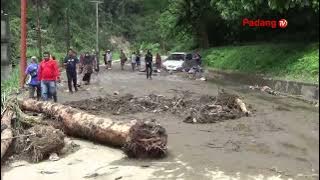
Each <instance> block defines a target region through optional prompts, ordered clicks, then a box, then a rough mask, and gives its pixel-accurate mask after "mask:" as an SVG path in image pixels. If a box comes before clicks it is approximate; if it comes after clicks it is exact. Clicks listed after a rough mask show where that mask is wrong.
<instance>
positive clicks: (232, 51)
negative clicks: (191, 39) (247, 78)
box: [202, 43, 319, 83]
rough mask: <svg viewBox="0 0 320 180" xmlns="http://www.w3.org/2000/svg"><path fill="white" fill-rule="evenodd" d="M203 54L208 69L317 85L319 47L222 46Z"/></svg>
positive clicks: (297, 45) (282, 45)
mask: <svg viewBox="0 0 320 180" xmlns="http://www.w3.org/2000/svg"><path fill="white" fill-rule="evenodd" d="M202 54H203V59H204V63H205V65H206V66H208V67H209V68H215V69H221V70H233V71H240V72H246V73H255V74H264V75H268V76H272V77H275V78H278V79H286V80H298V81H307V82H313V83H319V76H318V73H319V43H311V44H310V43H309V44H303V43H295V44H255V45H244V46H225V47H216V48H211V49H208V50H204V51H202Z"/></svg>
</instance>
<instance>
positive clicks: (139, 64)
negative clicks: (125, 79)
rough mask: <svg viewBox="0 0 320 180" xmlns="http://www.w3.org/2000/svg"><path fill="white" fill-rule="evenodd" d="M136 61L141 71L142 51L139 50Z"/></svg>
mask: <svg viewBox="0 0 320 180" xmlns="http://www.w3.org/2000/svg"><path fill="white" fill-rule="evenodd" d="M136 56H137V57H136V63H137V68H138V71H140V66H141V54H140V51H139V50H138V51H137V52H136Z"/></svg>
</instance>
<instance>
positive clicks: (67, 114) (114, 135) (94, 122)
mask: <svg viewBox="0 0 320 180" xmlns="http://www.w3.org/2000/svg"><path fill="white" fill-rule="evenodd" d="M19 106H20V108H22V109H24V110H28V111H34V112H39V113H45V114H48V115H51V116H54V117H56V118H58V119H61V120H62V123H63V126H64V131H65V132H66V133H67V134H70V135H74V136H78V137H83V138H86V139H91V140H94V141H97V142H101V143H104V144H109V145H113V146H118V147H119V146H120V147H123V150H124V151H125V153H126V154H127V155H128V156H129V157H161V156H163V155H165V154H166V149H167V147H166V145H167V134H166V132H165V129H164V128H163V127H161V126H160V125H158V124H155V123H150V122H138V121H135V120H134V121H130V122H119V121H113V120H111V119H109V118H106V117H97V116H95V115H91V114H88V113H86V112H83V111H80V110H77V109H75V108H72V107H70V106H65V105H61V104H58V103H52V102H42V101H35V100H31V99H28V100H24V101H20V102H19Z"/></svg>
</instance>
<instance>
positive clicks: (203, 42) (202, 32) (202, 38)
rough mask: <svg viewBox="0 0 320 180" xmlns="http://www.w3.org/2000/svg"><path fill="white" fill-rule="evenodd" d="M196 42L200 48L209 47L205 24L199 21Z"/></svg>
mask: <svg viewBox="0 0 320 180" xmlns="http://www.w3.org/2000/svg"><path fill="white" fill-rule="evenodd" d="M198 42H199V45H200V47H201V48H208V47H209V40H208V32H207V27H206V25H205V24H203V23H200V24H199V29H198Z"/></svg>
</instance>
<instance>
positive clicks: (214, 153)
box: [1, 65, 319, 180]
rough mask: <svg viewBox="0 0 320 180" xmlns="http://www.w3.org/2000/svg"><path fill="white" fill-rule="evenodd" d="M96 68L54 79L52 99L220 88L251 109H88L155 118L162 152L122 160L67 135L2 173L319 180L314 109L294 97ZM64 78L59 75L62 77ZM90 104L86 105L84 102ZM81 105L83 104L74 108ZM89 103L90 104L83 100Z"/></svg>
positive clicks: (7, 179)
mask: <svg viewBox="0 0 320 180" xmlns="http://www.w3.org/2000/svg"><path fill="white" fill-rule="evenodd" d="M116 66H118V65H115V67H114V69H112V70H111V71H107V70H105V69H104V68H101V72H99V74H98V75H97V74H94V75H93V80H92V84H91V85H89V86H82V87H81V88H80V90H79V92H77V93H74V94H69V93H68V92H67V85H66V82H65V81H63V83H62V84H60V85H59V87H58V88H59V94H58V101H59V102H61V103H66V102H68V103H70V102H72V101H80V100H84V99H90V98H95V97H104V96H106V95H110V94H111V95H112V94H114V92H117V93H116V94H118V93H119V95H118V96H121V95H125V94H127V93H128V94H132V95H134V96H137V97H142V96H147V95H149V94H156V95H161V96H164V97H168V98H172V97H174V96H177V95H179V94H181V93H182V92H183V93H186V92H187V93H189V95H190V96H192V97H201V96H203V95H209V96H217V95H218V90H219V89H225V90H227V91H228V92H233V93H235V94H238V95H239V96H241V99H242V100H243V101H244V103H246V104H248V105H250V106H252V108H253V109H254V113H253V115H252V116H249V117H246V116H242V117H239V118H236V119H231V120H224V121H219V122H215V123H208V124H198V123H185V122H183V120H184V119H183V118H182V116H181V115H179V114H173V113H171V112H169V111H165V112H157V111H155V112H150V111H143V110H142V109H141V111H140V110H139V108H138V109H135V112H131V113H121V112H120V113H111V112H110V111H108V108H106V109H105V110H104V109H103V108H102V109H101V108H100V109H98V110H96V111H92V110H91V111H90V112H91V113H93V114H96V115H100V116H104V117H106V116H109V117H111V118H113V119H115V120H119V121H121V120H131V119H143V120H150V119H155V120H157V121H158V122H159V123H160V124H161V125H162V126H164V127H165V128H166V130H167V133H168V149H169V153H168V156H167V157H165V158H163V159H159V160H137V159H128V158H126V157H125V155H124V154H123V153H122V151H121V150H119V149H113V148H110V147H107V146H103V145H99V144H94V143H92V142H88V141H85V140H80V139H72V140H73V141H74V142H75V143H76V144H78V145H80V147H79V150H77V151H75V152H73V153H70V154H69V155H66V156H62V157H60V160H58V161H49V160H46V161H44V162H41V163H37V164H29V163H27V162H24V161H13V162H10V163H6V164H5V166H3V168H2V171H1V175H2V178H3V179H4V180H16V179H28V180H29V179H30V180H33V179H35V180H38V179H39V180H40V179H41V180H47V179H59V180H64V179H65V180H67V179H106V180H108V179H139V180H140V179H187V180H189V179H190V180H194V179H199V180H200V179H204V180H206V179H208V180H209V179H245V180H246V179H319V110H318V108H317V107H315V106H314V105H311V104H307V103H304V102H302V101H298V100H294V99H290V98H286V97H277V96H272V95H269V94H262V93H261V92H256V91H250V90H249V89H246V88H245V87H243V86H239V85H237V86H235V85H231V84H228V83H227V82H223V83H220V82H214V81H213V82H211V81H210V82H207V81H197V80H190V79H187V78H185V77H183V76H181V75H180V74H168V73H160V74H159V73H157V75H156V76H154V77H153V80H147V79H146V76H145V74H144V73H139V72H131V71H130V66H127V67H126V68H127V70H125V71H120V70H119V68H118V67H116ZM63 80H66V79H63ZM89 105H90V106H91V105H92V104H89ZM82 108H83V107H82ZM88 108H90V107H88Z"/></svg>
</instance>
